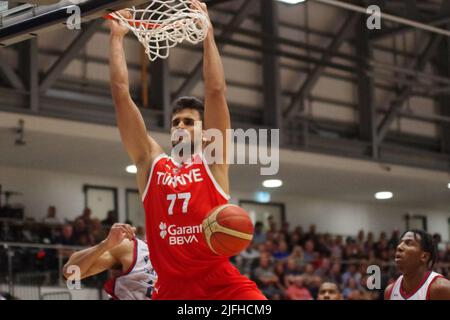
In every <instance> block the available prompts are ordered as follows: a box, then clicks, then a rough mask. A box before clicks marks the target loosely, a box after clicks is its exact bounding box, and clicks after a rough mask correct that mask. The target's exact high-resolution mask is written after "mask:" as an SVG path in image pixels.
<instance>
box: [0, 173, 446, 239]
mask: <svg viewBox="0 0 450 320" xmlns="http://www.w3.org/2000/svg"><path fill="white" fill-rule="evenodd" d="M0 184H2V185H3V188H4V190H14V191H20V192H23V194H24V196H23V197H17V198H14V199H15V200H16V201H17V200H20V201H23V203H24V204H25V207H26V212H25V213H26V215H27V216H32V217H35V218H36V219H40V218H42V217H44V216H45V214H46V210H47V208H48V206H49V205H55V206H56V207H57V209H58V214H59V215H60V216H61V217H66V218H68V219H73V218H75V217H77V216H79V215H80V214H81V211H82V210H83V207H84V194H83V191H82V187H83V184H93V185H103V186H111V187H117V188H118V191H119V193H118V196H119V199H118V200H119V219H120V221H124V220H125V189H126V188H135V180H134V178H130V179H113V178H107V177H95V176H83V175H75V174H68V173H63V172H49V171H43V170H31V169H22V168H12V167H0ZM240 199H241V200H253V194H252V193H248V192H239V190H234V191H233V192H232V199H231V202H232V203H236V204H237V203H238V201H239V200H240ZM272 201H274V202H283V203H285V204H286V218H287V220H288V221H289V222H290V223H291V226H292V227H295V226H296V225H298V224H300V225H302V226H303V228H304V229H306V228H308V227H309V225H310V224H316V226H317V230H318V231H319V232H330V233H333V234H345V235H356V233H357V232H358V230H360V229H363V230H365V231H366V232H367V231H373V232H375V234H376V235H378V234H379V233H380V232H381V231H386V232H388V234H389V233H390V232H391V231H392V230H394V229H395V228H398V229H400V230H403V229H404V228H405V222H404V220H403V216H404V215H405V214H406V213H407V212H409V213H410V214H420V215H426V216H427V218H428V219H427V220H428V231H429V232H432V233H434V232H438V233H440V234H441V236H442V238H443V240H444V241H449V234H448V218H450V209H449V210H448V211H447V212H439V211H429V210H425V209H420V208H414V207H406V206H404V207H401V206H392V205H390V204H389V203H378V202H370V203H364V202H355V201H342V200H334V199H329V198H300V197H297V196H274V197H272Z"/></svg>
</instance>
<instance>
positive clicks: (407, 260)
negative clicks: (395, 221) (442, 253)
mask: <svg viewBox="0 0 450 320" xmlns="http://www.w3.org/2000/svg"><path fill="white" fill-rule="evenodd" d="M427 260H428V253H426V252H424V251H423V250H422V247H421V246H420V236H419V235H416V236H414V233H413V232H407V233H405V235H404V236H403V237H402V238H401V239H400V243H399V244H398V246H397V250H396V252H395V264H396V265H397V268H398V269H399V270H400V271H402V270H404V269H405V268H407V269H409V268H418V267H420V265H421V264H426V263H427Z"/></svg>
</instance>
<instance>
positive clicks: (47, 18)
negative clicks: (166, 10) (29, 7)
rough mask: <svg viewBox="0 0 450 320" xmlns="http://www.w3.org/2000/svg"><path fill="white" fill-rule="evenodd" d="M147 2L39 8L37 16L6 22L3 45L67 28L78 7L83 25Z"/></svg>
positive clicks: (0, 31) (106, 0)
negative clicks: (68, 21)
mask: <svg viewBox="0 0 450 320" xmlns="http://www.w3.org/2000/svg"><path fill="white" fill-rule="evenodd" d="M74 2H75V1H74ZM145 2H148V0H147V1H145V0H136V1H124V0H85V1H82V2H80V3H78V4H76V5H75V4H73V3H72V2H71V1H70V0H65V1H61V2H60V3H58V4H54V5H49V6H42V7H36V9H35V12H34V14H33V12H32V11H28V12H26V13H23V14H19V15H14V16H10V17H9V16H7V17H4V18H3V19H2V21H1V25H0V46H8V45H12V44H14V43H17V42H21V41H24V40H27V39H30V38H33V37H35V36H37V35H38V34H40V33H43V32H47V31H50V30H53V29H57V28H61V27H64V26H65V24H66V21H67V19H68V18H69V17H70V16H71V15H72V14H73V11H72V10H69V9H70V8H73V7H75V6H78V7H79V8H80V11H81V20H82V22H86V21H88V20H92V19H96V18H100V17H102V16H104V15H106V14H108V13H110V12H113V11H117V10H120V9H123V8H127V7H130V6H133V5H140V4H142V3H145Z"/></svg>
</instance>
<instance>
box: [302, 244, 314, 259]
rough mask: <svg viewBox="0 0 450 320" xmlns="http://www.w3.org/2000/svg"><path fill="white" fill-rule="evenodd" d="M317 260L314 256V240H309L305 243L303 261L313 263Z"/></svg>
mask: <svg viewBox="0 0 450 320" xmlns="http://www.w3.org/2000/svg"><path fill="white" fill-rule="evenodd" d="M314 259H315V256H314V242H313V240H311V239H310V240H308V241H306V243H305V250H304V252H303V260H304V261H305V263H312V262H313V261H314Z"/></svg>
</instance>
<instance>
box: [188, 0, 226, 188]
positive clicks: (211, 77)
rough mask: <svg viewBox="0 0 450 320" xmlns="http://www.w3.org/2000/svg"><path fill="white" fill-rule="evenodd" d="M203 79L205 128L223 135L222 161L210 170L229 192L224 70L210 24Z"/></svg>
mask: <svg viewBox="0 0 450 320" xmlns="http://www.w3.org/2000/svg"><path fill="white" fill-rule="evenodd" d="M193 5H194V6H197V7H198V8H201V9H202V10H203V11H205V12H206V13H208V10H207V7H206V4H204V3H202V2H199V1H198V0H193ZM203 46H204V51H203V79H204V83H205V129H210V128H214V129H218V130H220V131H221V132H222V136H223V147H224V150H223V160H224V161H223V162H224V164H212V165H211V166H210V167H211V171H212V173H213V175H214V177H215V179H216V180H217V182H218V183H219V184H220V186H221V187H222V189H223V190H224V191H225V192H226V193H229V182H228V165H227V164H226V160H227V145H228V143H227V135H226V130H227V129H230V128H231V121H230V112H229V110H228V104H227V100H226V89H227V88H226V83H225V72H224V68H223V64H222V59H221V58H220V54H219V49H218V48H217V45H216V42H215V40H214V30H213V27H212V25H211V24H210V28H209V31H208V35H207V37H206V39H205V41H204V45H203Z"/></svg>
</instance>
